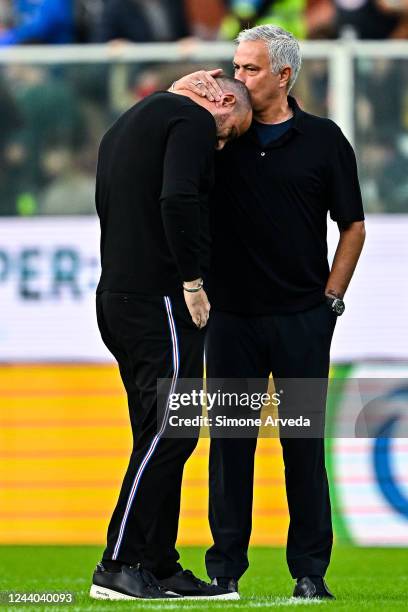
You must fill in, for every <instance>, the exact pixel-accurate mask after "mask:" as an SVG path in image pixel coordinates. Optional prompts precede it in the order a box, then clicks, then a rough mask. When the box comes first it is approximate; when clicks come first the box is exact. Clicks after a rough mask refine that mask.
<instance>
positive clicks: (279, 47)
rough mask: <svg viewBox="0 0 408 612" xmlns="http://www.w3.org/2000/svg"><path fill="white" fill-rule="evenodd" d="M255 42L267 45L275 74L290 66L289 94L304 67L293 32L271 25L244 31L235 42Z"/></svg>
mask: <svg viewBox="0 0 408 612" xmlns="http://www.w3.org/2000/svg"><path fill="white" fill-rule="evenodd" d="M255 40H263V41H264V42H265V43H266V46H267V48H268V53H269V59H270V62H271V68H272V72H273V73H274V74H278V73H279V72H280V71H281V70H283V68H284V67H285V66H290V68H291V69H292V72H291V75H290V79H289V81H288V92H289V91H290V90H291V89H292V87H293V85H294V84H295V81H296V78H297V75H298V74H299V70H300V67H301V65H302V56H301V53H300V46H299V42H298V41H297V39H296V38H295V37H294V36H293V34H292V33H291V32H288V31H287V30H284V29H283V28H280V27H279V26H275V25H273V24H271V23H270V24H266V25H260V26H255V27H254V28H250V29H248V30H242V32H240V33H239V34H238V37H237V39H236V41H235V42H236V43H237V44H239V43H240V42H244V41H255Z"/></svg>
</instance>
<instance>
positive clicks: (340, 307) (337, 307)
mask: <svg viewBox="0 0 408 612" xmlns="http://www.w3.org/2000/svg"><path fill="white" fill-rule="evenodd" d="M345 308H346V307H345V305H344V302H343V300H339V299H337V300H334V302H333V310H334V312H335V313H336V314H337V315H342V314H343V312H344V310H345Z"/></svg>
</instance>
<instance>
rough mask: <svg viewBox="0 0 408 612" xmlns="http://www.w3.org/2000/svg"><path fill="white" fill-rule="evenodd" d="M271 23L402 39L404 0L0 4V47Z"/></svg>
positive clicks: (169, 35)
mask: <svg viewBox="0 0 408 612" xmlns="http://www.w3.org/2000/svg"><path fill="white" fill-rule="evenodd" d="M271 22H272V23H275V24H277V25H280V26H282V27H283V28H285V29H286V30H290V31H291V32H293V34H295V35H296V36H297V37H298V38H302V39H304V38H309V39H313V38H338V37H348V38H352V37H353V38H361V39H384V38H407V37H408V0H272V1H271V0H0V45H18V44H27V43H43V44H47V43H49V44H64V43H87V42H94V43H95V42H99V43H103V42H112V41H114V42H116V41H123V40H126V41H133V42H165V41H166V42H169V41H178V40H183V39H186V38H191V37H192V38H199V39H204V40H215V39H224V40H225V39H226V40H229V39H233V38H235V36H236V35H237V33H238V32H239V30H240V29H242V28H243V27H248V26H249V27H252V26H253V25H258V24H262V23H271Z"/></svg>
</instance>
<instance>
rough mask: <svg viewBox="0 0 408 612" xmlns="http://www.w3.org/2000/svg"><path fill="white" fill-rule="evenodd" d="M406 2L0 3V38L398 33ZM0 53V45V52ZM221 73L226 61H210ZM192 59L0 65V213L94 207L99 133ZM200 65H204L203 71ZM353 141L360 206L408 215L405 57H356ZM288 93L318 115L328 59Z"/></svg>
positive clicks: (310, 64)
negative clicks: (270, 28) (246, 31)
mask: <svg viewBox="0 0 408 612" xmlns="http://www.w3.org/2000/svg"><path fill="white" fill-rule="evenodd" d="M405 6H407V7H408V0H380V1H374V0H335V1H333V0H275V2H267V1H264V0H244V1H242V0H239V1H238V0H185V1H183V0H0V24H1V27H0V45H4V46H6V45H8V46H10V45H17V44H23V43H34V42H35V43H50V44H51V43H52V44H63V43H72V42H81V43H87V42H109V43H110V44H113V45H115V44H116V45H117V44H120V41H128V40H131V41H135V42H151V41H161V42H165V41H191V40H194V39H204V40H216V39H217V40H219V39H233V38H234V37H235V36H236V34H237V33H238V31H239V30H240V29H241V28H243V27H247V26H248V25H249V26H252V25H254V24H258V23H263V22H273V23H278V24H279V25H281V26H282V27H284V28H286V29H289V30H291V31H292V32H294V33H295V34H296V35H297V36H298V37H299V38H335V37H346V38H353V37H354V38H365V39H372V38H377V39H378V38H399V37H404V36H405V34H406V32H408V28H407V27H406V22H407V17H406V15H407V14H408V9H407V11H406V10H405ZM0 52H1V49H0ZM215 66H221V67H223V68H224V70H225V72H226V73H231V63H230V62H227V63H224V64H223V63H222V62H213V63H212V64H211V65H208V68H213V67H215ZM201 67H203V64H200V65H196V64H193V63H191V62H186V61H184V62H182V61H180V62H164V63H159V62H150V63H131V64H123V63H122V64H121V63H112V64H80V65H79V64H78V65H74V64H72V65H71V64H68V65H58V64H49V65H29V64H14V63H3V64H2V63H0V215H20V216H29V215H41V214H43V215H65V214H68V215H70V214H94V175H95V163H96V152H97V148H98V144H99V140H100V138H101V135H102V134H103V132H104V131H105V130H106V128H107V127H108V126H109V125H110V124H111V123H112V121H113V120H114V119H115V118H116V117H117V116H118V115H119V114H120V113H122V112H123V111H124V110H125V109H126V108H128V107H129V106H130V105H132V104H134V103H135V102H137V101H138V100H140V99H142V98H143V97H145V96H146V95H149V94H150V93H152V92H153V91H156V90H159V89H167V88H168V87H169V85H170V84H171V83H172V82H173V81H174V80H175V79H176V78H178V77H179V76H181V75H183V74H186V73H188V72H192V71H194V70H195V69H198V68H201ZM204 67H205V66H204ZM354 89H355V91H354V100H355V147H356V150H357V156H358V161H359V171H360V179H361V184H362V189H363V195H364V201H365V206H366V209H367V211H368V212H408V173H407V172H406V168H407V163H408V58H407V59H406V60H404V59H401V60H395V59H379V58H373V59H359V60H357V61H356V69H355V88H354ZM293 93H294V95H295V96H296V97H297V99H298V101H299V103H300V104H301V105H302V106H303V107H304V108H305V109H306V110H308V111H309V112H312V113H315V114H318V115H322V116H327V114H328V64H327V61H326V60H323V59H322V60H318V59H306V60H305V61H304V64H303V68H302V70H301V73H300V76H299V78H298V81H297V83H296V86H295V90H294V92H293Z"/></svg>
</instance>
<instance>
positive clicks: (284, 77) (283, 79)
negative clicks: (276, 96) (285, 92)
mask: <svg viewBox="0 0 408 612" xmlns="http://www.w3.org/2000/svg"><path fill="white" fill-rule="evenodd" d="M291 74H292V68H291V67H290V66H285V67H284V69H283V70H282V71H281V73H280V81H279V87H285V89H287V87H288V83H289V79H290V77H291Z"/></svg>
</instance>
